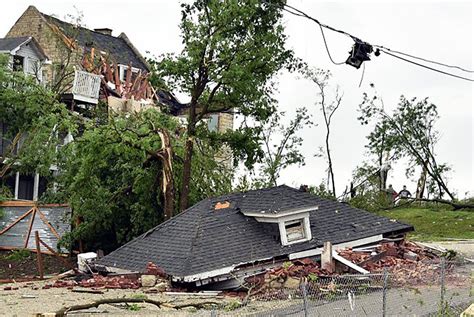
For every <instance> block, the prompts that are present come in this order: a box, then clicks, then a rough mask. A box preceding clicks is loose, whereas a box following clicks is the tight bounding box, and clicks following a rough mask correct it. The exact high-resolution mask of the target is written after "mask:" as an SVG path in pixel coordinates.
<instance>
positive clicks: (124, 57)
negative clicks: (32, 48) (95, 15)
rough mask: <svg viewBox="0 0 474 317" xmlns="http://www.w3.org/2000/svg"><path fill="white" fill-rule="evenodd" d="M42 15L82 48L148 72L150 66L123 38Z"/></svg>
mask: <svg viewBox="0 0 474 317" xmlns="http://www.w3.org/2000/svg"><path fill="white" fill-rule="evenodd" d="M42 14H43V16H44V17H45V18H46V20H47V21H48V22H50V23H53V24H54V25H56V26H57V27H58V28H59V29H60V30H61V31H62V32H63V33H64V34H66V35H67V36H69V37H72V38H75V39H76V40H77V42H78V43H79V45H80V46H82V47H85V48H88V47H94V48H95V49H96V50H99V51H104V52H106V53H108V54H110V56H111V57H112V59H113V60H114V61H115V62H116V63H118V64H123V65H128V64H129V63H130V62H131V63H132V66H133V67H136V68H139V69H142V70H148V66H147V65H145V63H144V62H143V61H142V59H141V58H140V56H137V54H136V53H135V52H134V50H133V49H132V47H130V46H129V45H128V44H127V42H126V41H125V40H124V39H123V38H120V37H115V36H112V35H108V34H103V33H100V32H96V31H92V30H89V29H87V28H84V27H76V26H74V25H72V24H70V23H67V22H64V21H61V20H59V19H57V18H55V17H52V16H50V15H46V14H44V13H42Z"/></svg>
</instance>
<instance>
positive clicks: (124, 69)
mask: <svg viewBox="0 0 474 317" xmlns="http://www.w3.org/2000/svg"><path fill="white" fill-rule="evenodd" d="M118 69H119V78H120V80H121V81H126V80H127V73H128V72H129V71H130V70H129V69H128V66H126V65H118ZM138 72H139V69H138V68H135V67H132V75H131V77H130V81H131V82H132V83H133V81H134V80H135V79H136V77H137V75H138Z"/></svg>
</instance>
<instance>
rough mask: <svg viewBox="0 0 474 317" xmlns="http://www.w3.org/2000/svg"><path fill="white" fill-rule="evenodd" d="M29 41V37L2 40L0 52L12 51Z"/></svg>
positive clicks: (0, 40) (0, 41)
mask: <svg viewBox="0 0 474 317" xmlns="http://www.w3.org/2000/svg"><path fill="white" fill-rule="evenodd" d="M28 39H29V37H28V36H22V37H10V38H3V39H0V51H11V50H13V49H15V48H17V47H18V46H20V45H21V44H23V43H24V42H25V41H27V40H28Z"/></svg>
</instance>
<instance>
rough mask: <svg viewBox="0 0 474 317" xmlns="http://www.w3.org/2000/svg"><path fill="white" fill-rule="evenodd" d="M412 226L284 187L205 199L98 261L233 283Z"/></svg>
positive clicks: (120, 268) (116, 268)
mask: <svg viewBox="0 0 474 317" xmlns="http://www.w3.org/2000/svg"><path fill="white" fill-rule="evenodd" d="M412 230H413V227H412V226H410V225H407V224H403V223H400V222H397V221H392V220H390V219H387V218H384V217H380V216H377V215H374V214H372V213H369V212H366V211H363V210H359V209H356V208H353V207H350V206H348V205H347V204H344V203H341V202H337V201H332V200H327V199H321V198H318V197H316V196H314V195H312V194H310V193H308V192H306V191H303V190H298V189H294V188H291V187H288V186H284V185H283V186H278V187H273V188H268V189H260V190H252V191H247V192H242V193H234V194H228V195H224V196H221V197H217V198H209V199H205V200H203V201H201V202H199V203H197V204H196V205H194V206H192V207H191V208H189V209H187V210H185V211H184V212H182V213H181V214H179V215H178V216H175V217H174V218H172V219H170V220H168V221H166V222H164V223H162V224H160V225H158V226H157V227H155V228H153V229H151V230H149V231H148V232H146V233H144V234H143V235H141V236H139V237H138V238H136V239H134V240H132V241H131V242H129V243H127V244H125V245H124V246H122V247H120V248H119V249H117V250H115V251H114V252H112V253H110V254H108V255H107V256H105V257H104V258H102V259H100V260H99V261H98V263H97V264H98V267H99V268H100V267H102V268H103V269H104V268H105V269H106V270H107V271H109V272H144V271H145V268H146V267H147V264H148V263H149V262H152V263H153V264H156V265H158V266H159V267H161V268H162V269H163V270H164V271H165V273H167V274H168V275H169V276H170V277H171V279H172V281H174V282H177V283H182V284H184V285H187V286H190V287H193V286H194V287H196V286H197V287H199V286H204V287H206V288H220V289H225V288H233V287H238V286H239V285H240V284H241V283H242V280H243V279H244V278H246V277H249V276H254V275H257V274H260V273H263V272H265V271H266V270H268V269H270V268H273V267H276V266H278V265H282V263H283V262H285V261H288V260H295V259H299V258H308V257H310V258H314V259H316V260H317V259H319V258H320V256H321V253H322V251H323V245H324V243H325V242H327V241H329V242H331V243H332V245H333V248H334V249H335V250H338V249H343V248H347V247H357V246H364V245H368V244H374V243H377V242H381V241H383V240H384V239H390V238H395V237H403V236H404V235H405V234H406V233H407V232H409V231H412Z"/></svg>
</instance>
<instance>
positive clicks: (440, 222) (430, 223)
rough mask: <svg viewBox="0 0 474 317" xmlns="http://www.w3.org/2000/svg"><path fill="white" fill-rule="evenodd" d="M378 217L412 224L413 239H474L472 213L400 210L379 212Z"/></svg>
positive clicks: (428, 209) (430, 209)
mask: <svg viewBox="0 0 474 317" xmlns="http://www.w3.org/2000/svg"><path fill="white" fill-rule="evenodd" d="M377 214H378V215H381V216H384V217H388V218H391V219H396V220H399V221H402V222H404V223H408V224H411V225H413V226H414V227H415V231H414V232H412V233H410V234H409V236H410V237H411V238H412V239H415V240H420V241H440V240H444V239H448V238H456V239H474V226H473V225H472V223H473V220H474V215H473V213H472V212H471V211H463V210H459V211H452V210H450V209H441V208H433V207H430V205H427V206H426V207H425V208H423V207H412V208H400V209H392V210H390V211H378V212H377Z"/></svg>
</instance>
